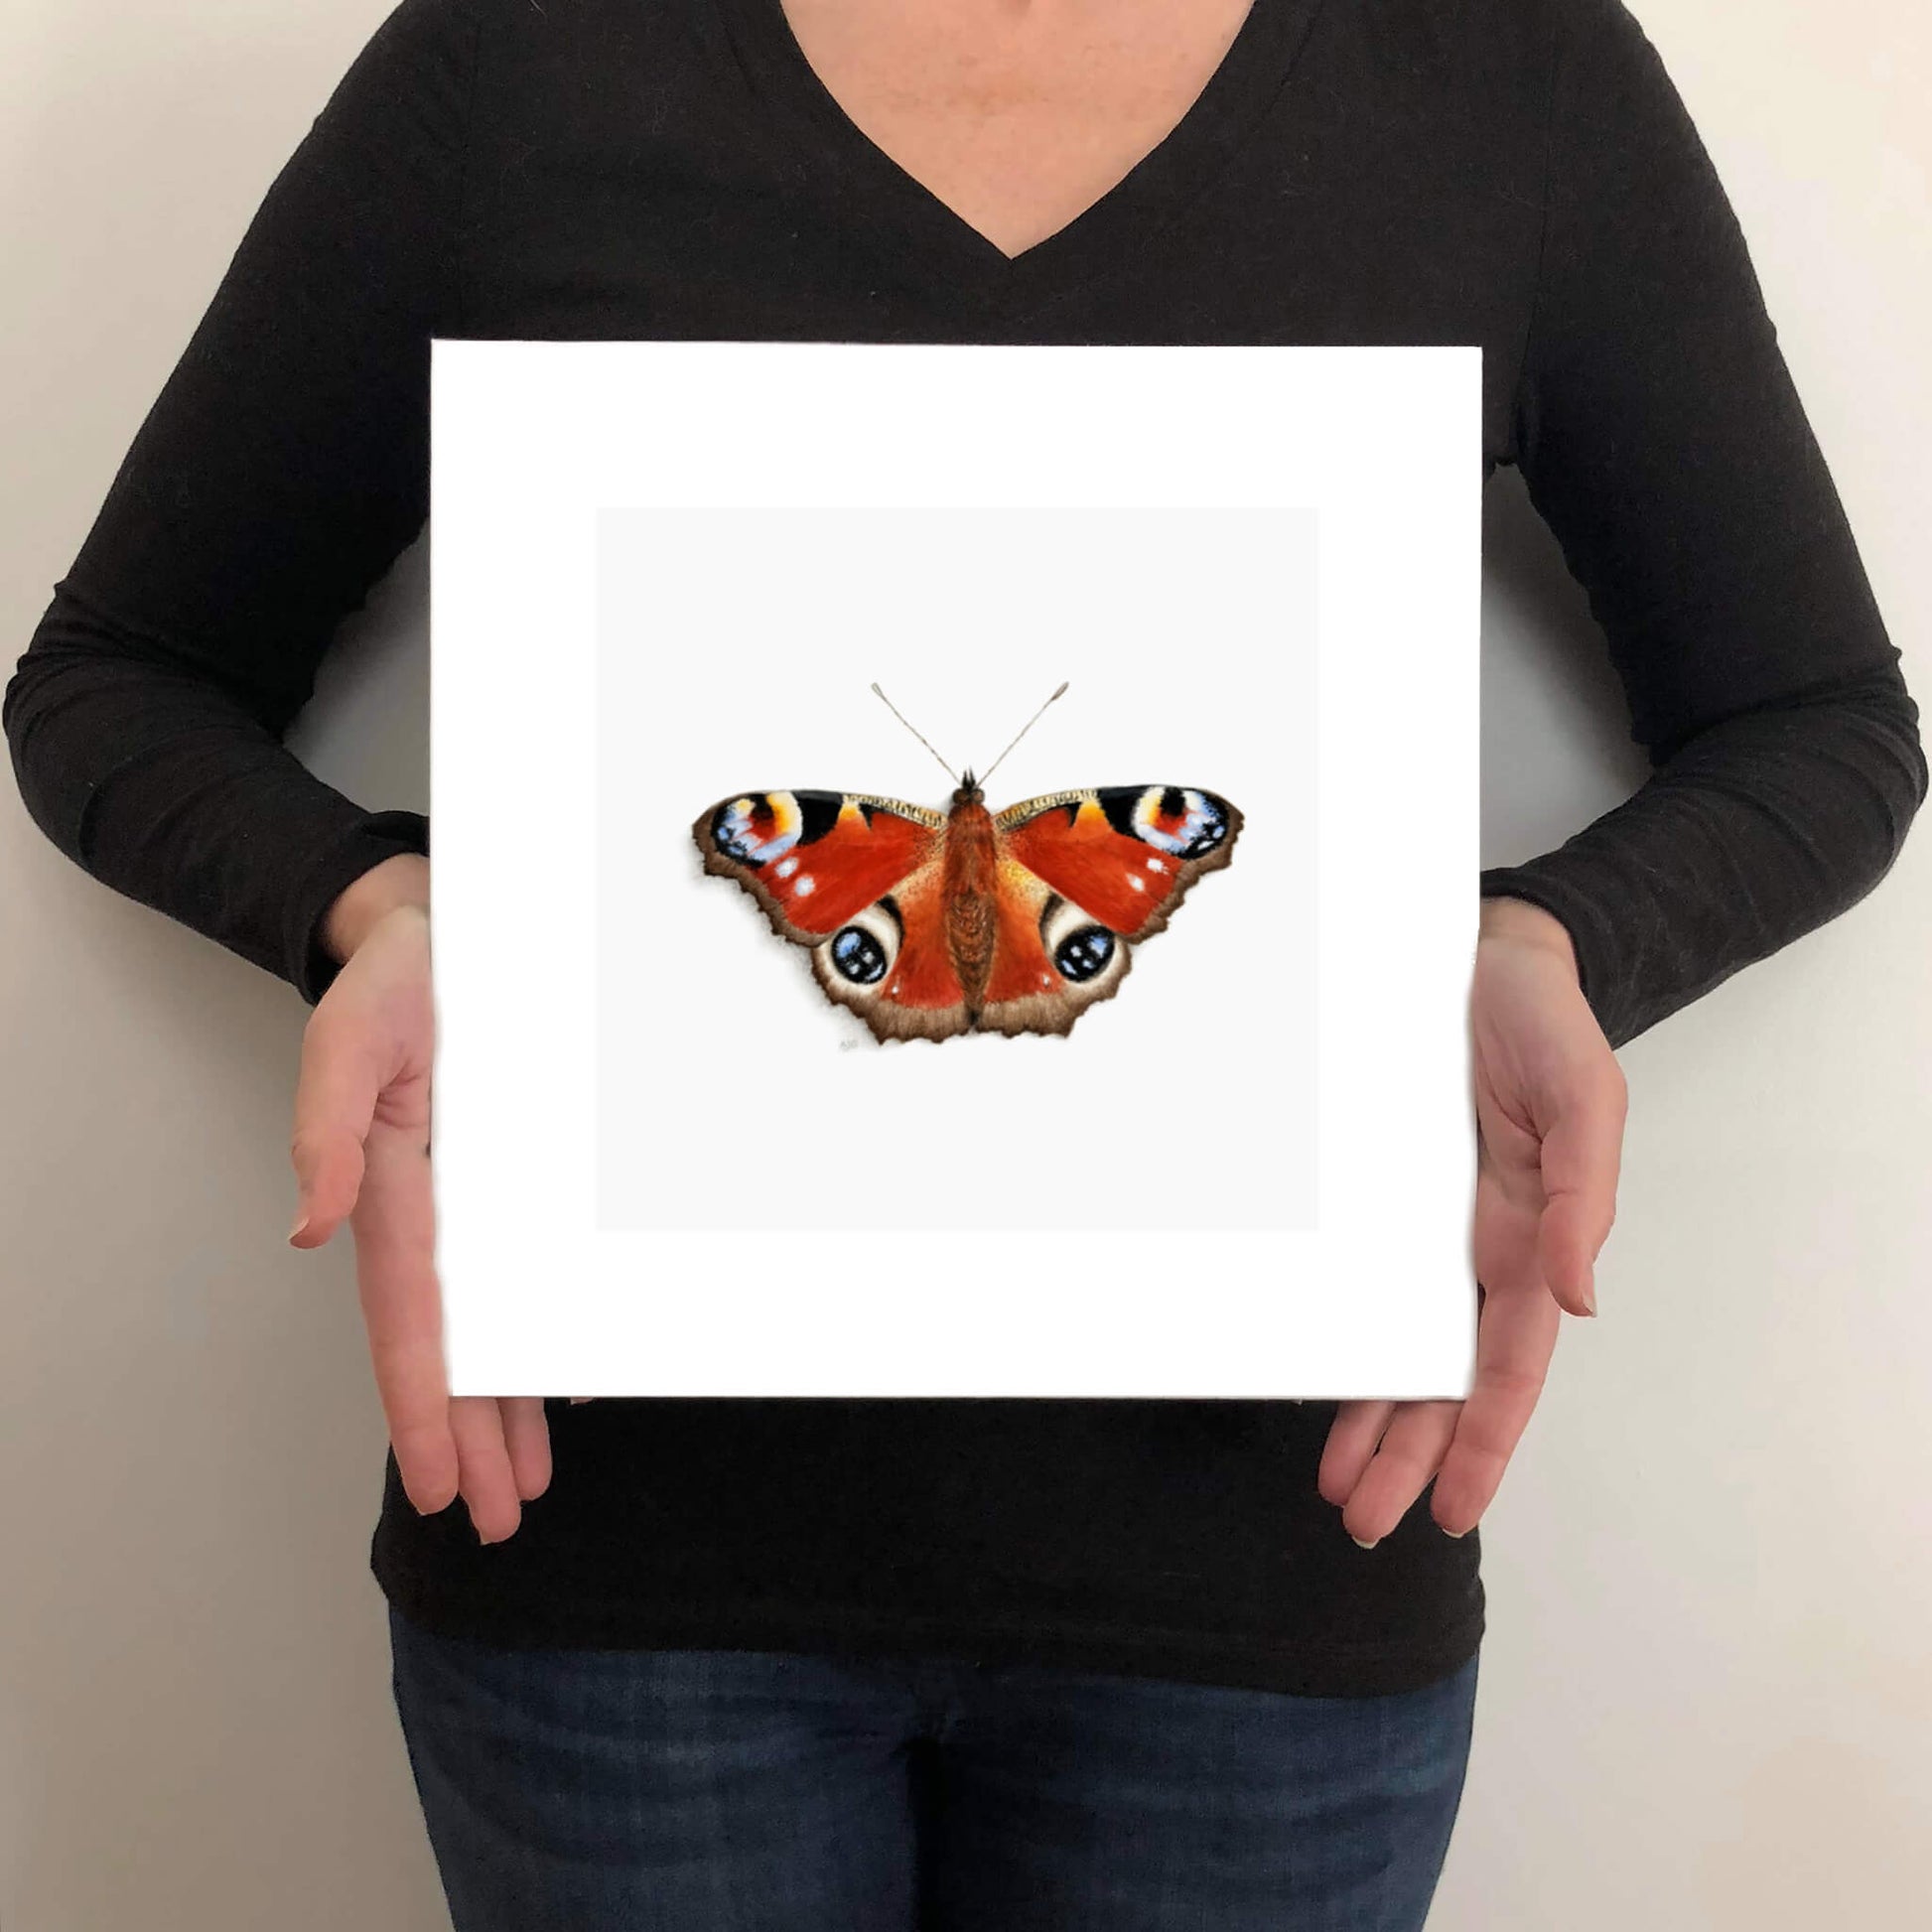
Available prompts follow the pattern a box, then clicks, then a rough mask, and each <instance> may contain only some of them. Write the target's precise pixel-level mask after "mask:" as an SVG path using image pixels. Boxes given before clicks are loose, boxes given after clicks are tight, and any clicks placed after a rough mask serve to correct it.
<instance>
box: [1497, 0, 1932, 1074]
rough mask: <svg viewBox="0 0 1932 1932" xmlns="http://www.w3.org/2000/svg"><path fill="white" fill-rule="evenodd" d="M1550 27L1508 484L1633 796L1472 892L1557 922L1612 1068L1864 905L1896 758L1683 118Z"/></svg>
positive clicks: (1875, 656)
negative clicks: (1578, 632)
mask: <svg viewBox="0 0 1932 1932" xmlns="http://www.w3.org/2000/svg"><path fill="white" fill-rule="evenodd" d="M1560 12H1561V13H1562V15H1563V18H1564V20H1565V23H1566V26H1565V34H1564V42H1563V44H1562V45H1561V46H1560V47H1559V49H1558V53H1557V66H1556V74H1555V81H1554V90H1553V95H1552V119H1551V129H1550V142H1549V164H1548V167H1549V174H1548V183H1547V199H1546V205H1545V216H1544V219H1545V229H1544V237H1543V254H1542V260H1541V267H1540V273H1539V282H1538V288H1537V295H1536V301H1535V306H1534V310H1533V312H1532V318H1531V324H1530V333H1529V339H1528V346H1527V350H1526V353H1525V359H1524V362H1523V365H1522V372H1521V382H1520V386H1519V389H1518V393H1517V399H1516V413H1515V424H1514V435H1515V440H1516V457H1517V461H1518V463H1519V465H1520V468H1521V470H1522V473H1523V478H1524V482H1525V483H1526V484H1527V486H1528V489H1529V493H1530V497H1531V500H1532V501H1533V502H1534V503H1535V505H1536V507H1537V510H1538V512H1539V513H1540V514H1541V515H1542V516H1543V518H1544V520H1545V521H1546V522H1547V523H1548V524H1549V526H1550V528H1551V529H1552V531H1553V532H1554V533H1555V535H1556V537H1557V539H1558V541H1559V542H1560V543H1561V545H1562V548H1563V551H1564V555H1565V558H1566V560H1567V562H1568V565H1569V568H1570V571H1571V573H1572V575H1573V576H1574V577H1575V578H1576V579H1577V581H1578V582H1579V584H1580V585H1582V586H1583V588H1584V590H1585V591H1586V593H1587V597H1588V600H1589V607H1590V610H1591V612H1592V614H1593V615H1594V617H1595V618H1596V620H1597V621H1598V623H1599V624H1600V625H1601V626H1602V629H1603V632H1604V634H1605V637H1606V639H1607V641H1608V646H1609V650H1610V654H1611V660H1612V662H1613V664H1614V666H1615V669H1616V671H1617V674H1618V676H1619V677H1620V678H1621V680H1622V683H1623V686H1624V689H1625V691H1626V693H1627V695H1628V698H1629V701H1630V712H1631V735H1632V738H1633V740H1634V741H1635V742H1636V743H1637V744H1639V745H1641V746H1642V747H1643V748H1644V749H1645V751H1646V753H1647V755H1648V757H1649V759H1650V761H1651V765H1652V773H1651V775H1650V777H1649V778H1647V779H1646V781H1645V782H1644V784H1643V785H1642V786H1641V787H1640V788H1639V789H1638V790H1637V792H1636V793H1635V794H1634V795H1633V796H1632V797H1631V798H1630V799H1628V800H1627V801H1626V802H1624V803H1623V804H1622V805H1620V806H1618V807H1617V808H1616V809H1614V810H1613V811H1610V812H1608V813H1606V814H1605V815H1603V816H1602V817H1600V818H1598V819H1597V820H1596V821H1595V822H1594V823H1593V824H1591V825H1589V826H1587V827H1586V828H1585V829H1584V830H1583V831H1582V832H1580V833H1579V834H1577V836H1576V837H1574V838H1572V839H1570V840H1569V841H1567V842H1566V843H1565V844H1564V845H1563V846H1562V847H1561V848H1560V849H1559V850H1557V851H1555V852H1552V853H1548V854H1545V855H1543V856H1542V857H1540V858H1536V859H1534V860H1531V861H1530V862H1528V863H1527V864H1524V865H1520V866H1514V867H1506V868H1496V869H1492V870H1489V871H1485V872H1484V873H1483V874H1482V878H1481V891H1482V893H1483V895H1484V896H1485V897H1487V896H1491V895H1497V894H1506V895H1509V896H1512V897H1521V898H1527V899H1530V900H1533V901H1534V902H1536V903H1537V904H1540V905H1542V906H1543V907H1544V908H1545V909H1546V910H1548V911H1550V912H1552V913H1554V914H1555V915H1556V916H1557V917H1558V918H1560V919H1561V920H1562V921H1563V922H1564V923H1565V925H1566V926H1567V927H1568V928H1569V930H1570V933H1571V936H1572V938H1573V940H1574V941H1575V944H1576V947H1577V953H1578V959H1579V964H1580V968H1581V972H1582V978H1583V985H1584V991H1585V994H1586V996H1587V999H1588V1000H1589V1003H1590V1007H1591V1011H1592V1012H1593V1013H1594V1015H1595V1017H1596V1019H1597V1022H1598V1024H1599V1025H1600V1026H1601V1027H1602V1029H1603V1031H1604V1033H1605V1035H1607V1036H1608V1038H1609V1040H1610V1042H1611V1044H1612V1045H1615V1046H1620V1045H1622V1044H1623V1043H1624V1042H1626V1041H1627V1040H1629V1039H1631V1038H1633V1037H1635V1036H1636V1035H1638V1034H1640V1033H1642V1032H1644V1031H1645V1030H1646V1029H1647V1028H1649V1027H1651V1026H1654V1025H1655V1024H1656V1023H1657V1022H1658V1021H1659V1020H1662V1019H1664V1018H1666V1017H1667V1016H1668V1015H1670V1014H1671V1013H1674V1012H1675V1011H1677V1010H1678V1009H1679V1008H1681V1007H1683V1006H1685V1005H1687V1004H1688V1003H1689V1002H1691V1001H1693V1000H1696V999H1698V998H1699V997H1700V996H1702V995H1703V994H1705V993H1707V992H1709V991H1710V990H1711V989H1712V988H1713V987H1715V986H1717V985H1719V984H1720V983H1721V982H1723V981H1724V980H1725V979H1727V978H1729V977H1730V976H1731V975H1732V974H1733V973H1735V972H1737V971H1738V970H1739V969H1740V968H1742V967H1743V966H1745V965H1748V964H1749V963H1751V962H1752V961H1755V960H1758V959H1761V958H1764V957H1765V956H1766V955H1768V954H1770V953H1772V952H1774V951H1776V950H1777V949H1778V948H1779V947H1781V946H1783V945H1786V944H1788V943H1789V942H1790V941H1791V940H1793V939H1795V938H1797V937H1799V936H1800V935H1801V934H1803V933H1805V932H1807V931H1810V930H1811V929H1813V928H1814V927H1816V926H1819V925H1822V924H1823V923H1825V922H1826V921H1827V920H1829V919H1831V918H1833V917H1835V916H1836V915H1837V914H1839V913H1840V912H1842V911H1844V910H1845V909H1846V908H1847V907H1849V906H1851V905H1852V904H1854V903H1856V902H1857V901H1858V900H1859V899H1861V898H1863V897H1864V896H1865V895H1866V894H1867V893H1869V892H1870V891H1871V889H1872V888H1873V887H1874V886H1875V885H1876V884H1877V883H1878V881H1879V880H1880V879H1881V878H1882V877H1883V876H1884V874H1885V873H1886V872H1887V871H1888V870H1889V869H1890V867H1891V865H1892V862H1893V861H1894V860H1895V859H1896V857H1897V855H1898V852H1899V849H1900V846H1901V843H1902V841H1903V839H1904V837H1905V833H1906V830H1907V827H1908V826H1909V824H1910V822H1911V820H1912V817H1913V815H1914V813H1915V812H1916V810H1917V808H1918V807H1919V805H1920V804H1922V803H1923V802H1924V798H1925V794H1926V760H1925V755H1924V752H1923V749H1922V747H1921V744H1920V740H1919V734H1918V709H1917V706H1916V705H1915V704H1914V702H1913V700H1912V699H1911V697H1910V696H1909V694H1908V693H1907V691H1906V688H1905V684H1904V680H1903V677H1902V675H1901V673H1900V669H1899V653H1898V651H1897V650H1896V648H1895V647H1893V645H1892V644H1891V643H1890V641H1889V640H1888V637H1887V635H1886V631H1885V627H1884V623H1883V621H1882V620H1881V618H1880V615H1879V612H1878V609H1877V606H1876V603H1875V602H1874V599H1873V596H1872V591H1871V587H1870V584H1869V582H1868V581H1867V579H1866V576H1865V572H1864V569H1863V564H1862V562H1861V560H1860V557H1859V553H1858V549H1857V546H1856V544H1855V542H1854V539H1853V535H1852V532H1851V529H1850V527H1849V526H1848V523H1847V519H1846V515H1845V511H1844V508H1843V506H1842V504H1841V502H1840V500H1839V496H1838V492H1837V489H1836V487H1835V485H1834V483H1833V481H1832V478H1831V475H1830V473H1829V471H1828V470H1827V468H1826V465H1825V461H1824V458H1823V457H1822V455H1821V454H1820V451H1819V447H1818V444H1817V441H1816V439H1815V438H1814V436H1813V433H1812V430H1811V428H1810V426H1809V423H1808V421H1807V419H1806V416H1805V412H1804V409H1803V406H1802V404H1801V402H1800V400H1799V397H1798V394H1797V391H1796V389H1795V387H1794V385H1793V382H1792V379H1791V376H1790V373H1789V371H1788V369H1787V367H1786V365H1785V361H1784V358H1783V355H1782V352H1781V351H1780V349H1779V347H1778V342H1777V334H1776V330H1775V329H1774V327H1773V325H1772V323H1771V322H1770V320H1769V318H1768V317H1767V315H1766V313H1765V307H1764V302H1763V298H1762V294H1761V291H1760V289H1759V286H1758V282H1757V278H1756V274H1755V272H1754V270H1753V268H1752V265H1751V262H1750V258H1749V255H1748V252H1747V249H1746V246H1745V242H1744V238H1743V235H1742V232H1741V229H1740V227H1739V224H1738V222H1737V220H1736V217H1735V215H1734V213H1733V211H1732V209H1731V207H1730V204H1729V201H1728V199H1727V198H1726V196H1725V191H1724V189H1723V188H1722V186H1721V185H1720V182H1719V180H1718V177H1717V174H1716V172H1715V169H1714V167H1713V165H1712V163H1711V160H1710V158H1709V156H1708V154H1707V152H1706V150H1705V148H1704V145H1703V143H1702V141H1701V140H1700V138H1699V136H1698V134H1697V131H1696V129H1695V128H1694V126H1693V125H1692V122H1691V120H1690V117H1689V114H1688V113H1687V111H1686V109H1685V107H1684V104H1683V102H1682V100H1681V98H1680V97H1679V95H1678V92H1677V90H1676V88H1675V86H1674V85H1673V83H1672V81H1671V80H1670V78H1669V76H1668V74H1667V72H1666V70H1665V69H1664V66H1663V63H1662V60H1661V58H1660V57H1659V55H1658V53H1657V51H1656V49H1655V48H1654V47H1653V46H1652V44H1651V42H1650V41H1649V40H1648V39H1647V37H1646V36H1645V35H1644V33H1643V31H1642V29H1641V27H1640V26H1639V25H1638V23H1637V21H1636V20H1635V18H1634V17H1633V16H1632V15H1631V14H1630V12H1629V11H1628V9H1627V8H1625V7H1624V6H1623V5H1621V4H1620V0H1568V3H1567V4H1566V5H1565V6H1564V7H1563V8H1562V9H1560Z"/></svg>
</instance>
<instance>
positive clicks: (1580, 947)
mask: <svg viewBox="0 0 1932 1932" xmlns="http://www.w3.org/2000/svg"><path fill="white" fill-rule="evenodd" d="M1481 894H1482V897H1484V898H1521V899H1527V900H1529V902H1530V903H1531V904H1532V905H1540V906H1542V908H1543V909H1544V911H1546V912H1548V913H1549V914H1550V915H1551V917H1553V918H1556V919H1561V920H1562V921H1563V924H1564V926H1565V928H1566V929H1567V930H1568V931H1569V934H1570V943H1571V944H1572V945H1573V946H1574V947H1575V948H1576V952H1577V980H1578V984H1579V985H1580V986H1581V987H1582V989H1583V995H1584V999H1585V1001H1586V1002H1587V1005H1588V1007H1589V1010H1590V1012H1591V1014H1593V1015H1594V1016H1595V1020H1596V1024H1597V1025H1598V1026H1599V1027H1601V1028H1602V1030H1603V1035H1604V1037H1605V1038H1606V1039H1608V1041H1609V1042H1610V1045H1611V1046H1612V1047H1617V1046H1621V1045H1622V1044H1623V1042H1624V1038H1627V1037H1628V1035H1623V1036H1622V1037H1619V1035H1618V1029H1619V1028H1620V1027H1621V1026H1622V1025H1623V1018H1622V1016H1621V1015H1619V1014H1618V1013H1617V1012H1616V1011H1615V1009H1614V1007H1613V1004H1612V999H1613V994H1614V989H1615V987H1616V931H1615V928H1614V927H1613V926H1612V925H1611V923H1610V921H1609V919H1608V918H1607V917H1606V916H1605V914H1604V913H1603V911H1602V909H1601V908H1600V907H1599V906H1598V905H1597V904H1596V903H1595V901H1594V900H1592V899H1591V898H1590V897H1588V896H1587V894H1585V893H1582V892H1580V891H1579V890H1578V889H1577V888H1576V887H1575V886H1573V885H1572V884H1571V883H1570V881H1569V880H1567V879H1566V878H1564V877H1563V875H1562V874H1561V873H1558V872H1555V871H1553V870H1552V869H1550V868H1549V867H1547V866H1545V865H1544V864H1542V863H1541V862H1540V861H1534V860H1533V861H1532V862H1531V863H1530V864H1529V865H1526V866H1496V867H1492V868H1490V869H1489V870H1488V871H1486V872H1484V873H1483V874H1482V875H1481Z"/></svg>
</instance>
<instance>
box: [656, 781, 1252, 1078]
mask: <svg viewBox="0 0 1932 1932" xmlns="http://www.w3.org/2000/svg"><path fill="white" fill-rule="evenodd" d="M1241 822H1242V820H1241V814H1240V813H1239V812H1238V811H1237V810H1236V809H1235V808H1234V807H1233V806H1232V805H1231V804H1229V803H1228V801H1227V800H1226V799H1224V798H1222V797H1220V796H1219V795H1218V794H1217V793H1214V792H1210V791H1203V790H1200V789H1198V788H1194V787H1186V786H1176V785H1123V786H1111V787H1106V788H1103V789H1100V790H1093V791H1065V792H1055V793H1052V794H1050V795H1048V796H1046V797H1043V798H1035V799H1031V800H1029V801H1028V802H1027V803H1025V804H1021V805H1012V806H1009V807H1007V808H1006V809H1005V810H1004V811H1001V812H999V813H994V812H990V811H989V810H988V809H987V807H986V802H985V799H984V796H983V795H982V792H981V790H980V787H979V786H978V785H977V784H976V783H975V782H974V780H973V775H972V773H971V772H968V773H966V774H965V778H964V780H963V782H962V783H961V784H960V786H959V788H958V789H957V790H956V791H955V792H954V793H953V796H952V800H951V803H950V807H949V809H948V810H947V811H946V812H944V813H943V814H942V813H940V812H936V811H932V810H929V809H927V808H926V807H924V806H920V805H910V804H907V803H905V802H904V801H903V800H900V799H892V798H881V797H876V796H873V795H872V794H870V793H860V792H831V791H769V792H742V793H739V794H737V795H735V796H733V797H730V798H725V799H721V800H720V801H719V802H718V803H717V804H716V805H713V806H712V807H710V809H709V810H707V811H705V812H703V813H702V814H700V816H699V817H698V819H697V821H696V823H695V824H694V825H693V826H692V828H691V829H692V836H693V839H694V840H695V842H696V844H697V847H698V850H699V852H700V854H701V855H702V856H703V860H704V866H705V870H706V871H707V872H709V873H713V874H716V875H718V876H720V877H723V878H728V879H735V880H736V881H737V882H738V883H739V884H740V885H741V886H743V887H744V888H745V889H746V891H748V892H749V893H751V894H752V896H753V897H755V898H756V899H757V900H758V902H759V905H760V906H762V907H763V909H764V912H765V914H766V916H767V918H768V919H769V920H770V922H771V924H772V926H773V928H774V929H775V930H776V931H777V932H778V933H779V934H781V935H782V936H783V937H784V938H786V939H789V940H792V941H793V942H794V943H797V944H800V945H804V946H809V947H810V948H811V956H812V971H813V975H814V977H815V978H816V979H817V981H818V984H819V986H820V988H821V989H822V990H823V991H824V992H825V994H826V996H827V997H828V998H829V999H831V1000H832V1001H834V1002H835V1003H836V1004H838V1005H840V1006H845V1007H849V1008H851V1009H852V1010H853V1011H854V1012H856V1013H857V1014H858V1015H859V1016H860V1017H861V1018H862V1019H863V1020H864V1021H865V1022H866V1024H867V1026H868V1027H869V1028H870V1029H871V1031H872V1033H873V1035H874V1036H875V1037H877V1038H879V1039H882V1040H887V1039H913V1038H926V1039H946V1038H950V1037H952V1036H953V1035H958V1034H963V1033H971V1032H991V1033H1002V1034H1009V1035H1014V1034H1023V1033H1039V1034H1065V1033H1068V1032H1070V1031H1071V1030H1072V1027H1073V1024H1074V1022H1075V1021H1076V1020H1077V1019H1078V1018H1079V1017H1080V1015H1081V1014H1082V1013H1084V1012H1085V1011H1086V1009H1087V1008H1088V1007H1089V1006H1091V1005H1093V1004H1094V1003H1095V1002H1096V1001H1099V1000H1103V999H1107V998H1109V997H1111V996H1112V994H1113V993H1115V992H1116V991H1117V990H1118V988H1119V985H1120V982H1121V980H1122V979H1123V978H1125V976H1126V974H1127V971H1128V967H1129V965H1130V963H1131V962H1130V948H1131V945H1132V944H1133V943H1134V942H1136V941H1138V940H1141V939H1145V938H1148V937H1150V936H1151V935H1152V934H1153V933H1156V932H1159V931H1161V930H1162V929H1163V928H1164V927H1165V926H1166V924H1167V922H1168V919H1169V917H1170V915H1171V914H1172V912H1173V908H1174V906H1175V905H1177V904H1178V903H1179V901H1180V898H1181V897H1182V896H1183V895H1184V894H1185V892H1186V891H1187V889H1188V887H1189V886H1191V885H1192V884H1193V883H1194V881H1195V880H1196V879H1197V878H1199V877H1200V876H1201V875H1202V874H1203V873H1206V872H1211V871H1215V870H1218V869H1219V868H1221V867H1223V866H1225V865H1227V864H1228V862H1229V860H1230V859H1231V857H1232V856H1233V847H1234V841H1235V839H1236V837H1237V835H1238V834H1239V832H1240V829H1241Z"/></svg>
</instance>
